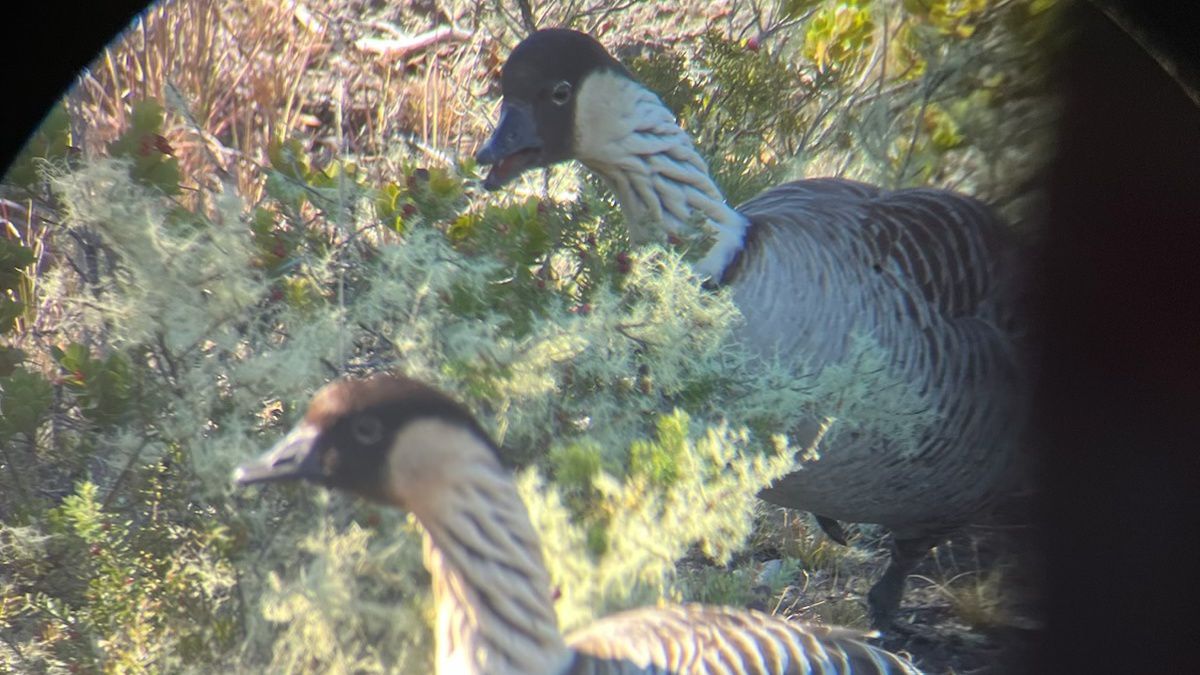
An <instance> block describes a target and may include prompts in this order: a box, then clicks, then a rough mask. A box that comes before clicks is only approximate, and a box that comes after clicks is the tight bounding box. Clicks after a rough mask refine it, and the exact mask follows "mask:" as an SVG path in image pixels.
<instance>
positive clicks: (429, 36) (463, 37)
mask: <svg viewBox="0 0 1200 675" xmlns="http://www.w3.org/2000/svg"><path fill="white" fill-rule="evenodd" d="M472 37H474V33H471V32H469V31H465V30H461V29H459V28H455V27H453V26H442V27H441V28H435V29H433V30H430V31H425V32H424V33H421V34H420V35H415V36H413V37H408V38H395V39H383V38H361V39H358V40H355V41H354V46H355V47H357V48H358V49H360V50H362V51H364V52H370V53H372V54H379V55H381V56H387V57H392V58H403V57H405V56H408V55H409V54H411V53H413V52H416V51H420V50H422V49H426V48H428V47H431V46H433V45H436V44H439V43H441V42H445V41H447V40H459V41H462V42H465V41H467V40H470V39H471V38H472Z"/></svg>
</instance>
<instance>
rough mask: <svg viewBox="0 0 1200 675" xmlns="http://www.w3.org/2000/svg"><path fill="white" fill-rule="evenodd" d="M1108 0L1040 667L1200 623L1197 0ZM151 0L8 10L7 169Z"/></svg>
mask: <svg viewBox="0 0 1200 675" xmlns="http://www.w3.org/2000/svg"><path fill="white" fill-rule="evenodd" d="M1101 4H1102V5H1104V6H1105V7H1106V8H1107V9H1108V10H1109V13H1110V15H1112V16H1114V17H1116V18H1117V20H1118V21H1119V22H1121V23H1122V24H1123V25H1124V26H1125V29H1124V30H1122V29H1119V28H1117V26H1116V25H1114V23H1113V22H1112V21H1110V20H1109V19H1108V18H1106V17H1105V16H1104V14H1102V13H1101V12H1100V11H1098V10H1097V8H1096V6H1094V5H1092V4H1087V3H1083V4H1077V5H1076V6H1075V7H1074V8H1072V9H1071V11H1069V12H1068V13H1067V19H1066V20H1065V21H1064V24H1063V25H1064V27H1065V28H1070V29H1071V30H1073V31H1074V33H1075V35H1076V40H1075V42H1074V45H1073V46H1072V47H1071V48H1070V50H1069V51H1068V53H1067V54H1066V55H1065V56H1064V57H1063V58H1062V59H1061V71H1060V73H1061V74H1060V79H1059V81H1058V83H1057V85H1056V86H1057V87H1058V88H1059V90H1060V91H1062V92H1063V93H1064V96H1065V105H1064V114H1065V118H1064V123H1063V126H1062V132H1061V134H1060V137H1059V142H1058V148H1059V153H1058V157H1057V159H1056V160H1055V161H1054V162H1053V164H1052V165H1051V166H1050V167H1049V171H1048V174H1047V178H1046V180H1047V185H1048V188H1049V191H1050V195H1049V209H1050V214H1049V216H1050V217H1049V223H1050V226H1049V230H1048V232H1047V234H1046V238H1045V247H1044V248H1043V250H1042V252H1041V261H1040V262H1041V265H1040V268H1041V271H1042V285H1041V291H1040V293H1038V296H1037V303H1038V316H1039V318H1040V321H1041V327H1042V333H1043V335H1044V338H1043V340H1042V343H1041V360H1042V375H1041V378H1040V388H1039V391H1038V394H1037V398H1036V404H1037V409H1038V420H1037V421H1038V425H1039V428H1040V433H1039V434H1038V437H1039V439H1038V440H1039V443H1038V445H1039V446H1040V447H1042V448H1045V451H1044V452H1043V457H1044V462H1043V466H1042V471H1041V476H1042V478H1043V485H1044V486H1046V489H1045V490H1044V491H1043V494H1044V497H1043V498H1042V500H1041V502H1040V509H1041V515H1042V518H1041V520H1042V524H1043V526H1044V528H1043V532H1044V535H1043V545H1044V547H1045V551H1046V553H1047V555H1048V557H1049V562H1048V566H1047V576H1048V583H1047V588H1048V616H1049V633H1048V635H1047V638H1046V640H1045V641H1044V643H1043V645H1042V647H1041V649H1040V650H1038V651H1037V653H1036V654H1035V655H1034V657H1033V659H1032V662H1031V663H1029V664H1028V667H1027V669H1026V672H1142V671H1148V670H1151V669H1154V668H1162V667H1169V666H1170V665H1171V664H1172V663H1173V661H1172V659H1181V658H1182V654H1183V653H1188V654H1190V652H1191V649H1192V648H1194V646H1195V645H1196V643H1197V640H1196V638H1197V637H1200V635H1198V633H1200V631H1198V630H1197V629H1196V628H1195V626H1196V613H1197V609H1198V601H1200V596H1198V594H1197V593H1196V590H1197V588H1196V586H1197V583H1196V577H1197V575H1200V546H1197V540H1198V538H1200V109H1197V107H1196V106H1195V105H1194V104H1193V102H1192V101H1191V100H1190V99H1189V97H1188V96H1187V95H1185V93H1184V87H1187V88H1190V89H1191V90H1192V92H1193V94H1194V92H1195V87H1196V84H1197V82H1198V81H1200V78H1197V73H1200V68H1198V67H1197V63H1198V61H1197V57H1196V51H1197V49H1198V48H1197V47H1195V46H1194V45H1193V41H1194V39H1195V37H1194V36H1196V35H1200V31H1197V30H1196V28H1197V25H1196V22H1195V20H1194V19H1193V18H1192V17H1191V16H1190V12H1188V6H1189V5H1190V4H1191V3H1187V2H1179V3H1168V2H1163V3H1151V2H1135V1H1130V2H1102V3H1101ZM140 6H141V3H138V2H128V1H125V0H117V1H115V2H104V3H91V4H89V5H79V4H75V3H67V2H64V1H62V0H49V1H48V2H45V1H44V2H39V3H37V5H36V6H34V9H36V10H37V17H42V18H40V19H35V18H32V17H21V16H20V15H19V14H20V12H21V11H23V10H24V9H25V7H23V6H21V5H18V4H17V3H10V5H8V6H7V7H6V8H5V9H3V10H0V20H2V21H3V23H4V24H6V25H7V26H8V31H9V32H10V33H13V32H15V33H16V34H17V35H15V36H14V37H15V38H19V39H18V40H14V41H13V42H10V44H9V53H8V54H7V55H6V58H7V59H9V64H11V65H10V66H9V67H6V68H5V74H4V80H5V82H4V86H5V90H6V92H7V96H6V97H5V101H4V104H3V105H2V106H0V114H3V116H4V117H3V118H0V119H2V122H0V130H2V131H0V166H3V167H7V166H8V163H9V161H10V159H11V158H12V156H13V155H14V154H15V153H16V152H17V151H18V150H19V148H20V146H21V144H23V142H24V139H25V138H26V137H27V136H28V135H29V133H30V132H31V131H32V130H33V129H34V128H35V127H36V126H37V124H38V123H39V122H40V120H41V119H42V117H43V116H44V115H45V113H46V111H47V110H48V109H49V107H50V105H52V104H53V103H54V102H55V100H56V99H57V98H58V96H59V95H60V94H61V93H62V92H63V91H64V90H65V89H66V87H67V86H68V85H69V84H70V83H71V81H72V79H73V77H74V76H75V74H76V73H77V72H78V71H79V70H80V69H81V68H82V67H83V66H84V65H86V64H87V63H89V62H90V61H91V60H92V58H93V57H94V56H95V54H96V53H98V51H99V50H100V49H101V47H102V46H103V45H104V44H106V43H107V42H108V41H109V40H110V39H111V37H112V36H113V35H115V34H116V33H117V32H118V31H120V30H122V29H124V28H125V27H126V26H128V25H129V22H130V20H131V19H132V17H133V15H134V14H135V13H136V12H137V11H138V10H139V9H140ZM1113 10H1115V11H1113ZM47 17H48V18H47ZM1131 28H1132V29H1133V30H1130V29H1131ZM1134 31H1136V32H1138V33H1139V35H1138V37H1137V39H1136V40H1135V39H1133V38H1131V36H1130V33H1131V32H1134ZM1142 45H1144V46H1146V47H1148V48H1149V49H1151V50H1152V51H1156V52H1157V54H1156V58H1157V60H1156V58H1152V57H1151V56H1150V55H1149V54H1147V52H1146V51H1145V49H1144V48H1143V46H1142ZM1163 57H1165V59H1164V58H1163ZM1162 62H1168V63H1172V64H1173V65H1172V66H1170V67H1171V68H1172V70H1173V71H1174V75H1175V77H1176V78H1178V79H1172V77H1171V76H1169V75H1168V74H1167V72H1165V71H1164V70H1163V68H1162V67H1161V66H1160V65H1159V63H1162ZM1181 82H1182V86H1181ZM1185 649H1186V650H1187V651H1186V652H1185V651H1184V650H1185ZM1189 670H1190V669H1189ZM1171 672H1183V671H1178V670H1175V671H1171Z"/></svg>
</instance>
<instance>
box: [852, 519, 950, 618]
mask: <svg viewBox="0 0 1200 675" xmlns="http://www.w3.org/2000/svg"><path fill="white" fill-rule="evenodd" d="M937 542H938V537H936V536H922V537H913V538H908V539H899V538H895V537H893V539H892V557H891V561H890V562H889V563H888V566H887V569H886V570H884V572H883V576H882V577H880V578H879V581H877V582H875V585H874V586H872V587H871V590H870V591H869V592H868V593H867V610H868V612H869V613H870V615H871V627H872V628H875V629H877V630H884V629H887V628H890V627H891V625H892V620H893V619H894V618H895V617H896V610H897V609H899V608H900V598H901V596H903V595H904V581H905V579H907V578H908V575H909V574H911V573H912V571H913V569H915V568H916V566H917V563H919V562H921V560H922V559H923V558H924V557H925V554H926V553H929V549H931V548H933V546H934V544H936V543H937Z"/></svg>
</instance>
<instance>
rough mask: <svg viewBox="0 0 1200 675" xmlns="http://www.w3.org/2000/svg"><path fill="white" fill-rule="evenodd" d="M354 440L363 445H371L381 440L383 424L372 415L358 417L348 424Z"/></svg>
mask: <svg viewBox="0 0 1200 675" xmlns="http://www.w3.org/2000/svg"><path fill="white" fill-rule="evenodd" d="M350 433H352V434H354V440H356V441H358V442H359V443H362V444H363V445H373V444H375V443H378V442H379V439H380V438H383V423H382V422H380V421H379V418H378V417H375V416H374V415H359V416H358V417H355V418H354V421H353V422H351V423H350Z"/></svg>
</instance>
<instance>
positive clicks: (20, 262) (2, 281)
mask: <svg viewBox="0 0 1200 675" xmlns="http://www.w3.org/2000/svg"><path fill="white" fill-rule="evenodd" d="M35 260H37V256H35V255H34V254H33V251H32V250H30V249H29V248H28V247H26V246H23V245H21V243H20V242H17V241H13V240H12V239H8V238H6V237H5V238H0V292H3V291H7V290H13V289H15V288H16V287H17V284H19V283H20V281H21V278H22V277H23V275H24V274H25V268H26V267H28V266H29V265H32V264H33V262H34V261H35ZM0 332H5V331H0Z"/></svg>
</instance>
